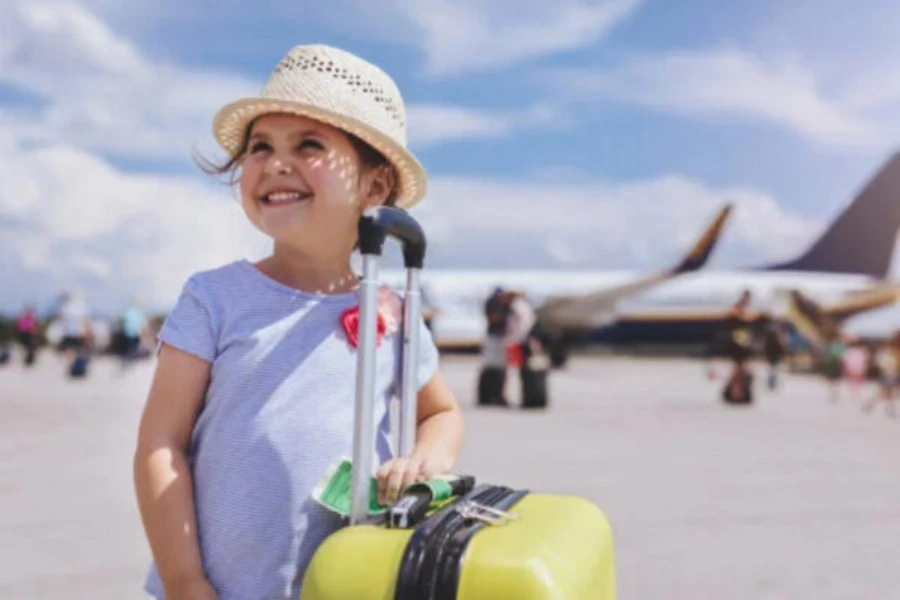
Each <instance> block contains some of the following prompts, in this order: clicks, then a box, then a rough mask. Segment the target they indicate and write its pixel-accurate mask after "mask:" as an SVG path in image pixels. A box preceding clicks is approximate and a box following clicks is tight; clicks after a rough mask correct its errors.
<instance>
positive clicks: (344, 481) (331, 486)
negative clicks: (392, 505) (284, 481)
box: [312, 458, 387, 517]
mask: <svg viewBox="0 0 900 600" xmlns="http://www.w3.org/2000/svg"><path fill="white" fill-rule="evenodd" d="M369 481H370V485H369V516H378V515H381V514H384V512H385V511H386V510H387V507H386V506H382V505H380V504H378V482H377V480H376V479H375V478H374V477H372V478H370V480H369ZM352 488H353V463H352V461H350V460H349V459H347V458H345V459H343V460H341V462H340V463H338V464H337V465H335V466H333V467H331V468H330V469H328V472H327V473H325V477H324V478H323V479H322V481H321V482H320V483H319V485H317V486H316V488H315V489H314V490H313V493H312V497H313V499H315V500H316V501H317V502H318V503H319V504H321V505H322V506H324V507H325V508H327V509H328V510H330V511H331V512H334V513H337V514H339V515H341V516H344V517H346V516H349V515H350V506H351V504H352V502H351V495H352V493H353V489H352Z"/></svg>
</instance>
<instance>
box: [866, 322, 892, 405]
mask: <svg viewBox="0 0 900 600" xmlns="http://www.w3.org/2000/svg"><path fill="white" fill-rule="evenodd" d="M875 364H876V368H877V372H878V392H877V393H876V394H875V395H874V396H873V397H872V398H871V400H869V402H867V403H866V404H864V405H863V412H865V413H869V412H872V410H873V409H874V408H875V406H876V405H877V404H878V403H879V402H884V403H885V412H886V413H887V414H888V415H890V416H891V417H894V418H896V416H897V410H896V408H895V406H894V398H895V396H896V389H897V383H898V374H900V334H894V335H893V336H892V338H891V339H890V340H889V341H888V342H885V343H883V344H880V345H879V347H878V349H877V350H876V351H875Z"/></svg>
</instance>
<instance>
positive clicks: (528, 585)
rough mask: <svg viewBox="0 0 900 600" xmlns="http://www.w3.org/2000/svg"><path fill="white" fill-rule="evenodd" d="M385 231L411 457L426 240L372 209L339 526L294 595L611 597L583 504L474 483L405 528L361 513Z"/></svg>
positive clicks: (596, 516) (600, 536) (394, 213)
mask: <svg viewBox="0 0 900 600" xmlns="http://www.w3.org/2000/svg"><path fill="white" fill-rule="evenodd" d="M388 235H390V236H393V237H396V238H398V239H399V240H400V242H401V243H402V244H403V254H404V263H405V266H406V268H407V271H408V281H407V288H406V295H405V301H404V350H403V351H404V357H403V358H404V367H403V386H402V388H403V389H402V390H401V410H400V415H401V426H400V444H399V446H400V447H399V455H400V456H406V455H408V454H409V453H410V452H411V449H412V445H413V441H414V438H415V417H414V411H415V388H414V387H413V382H412V377H410V376H408V374H410V373H412V372H413V369H412V368H411V366H410V367H409V368H408V367H407V366H406V364H407V363H406V359H407V357H410V358H414V357H415V356H416V355H417V350H418V340H417V338H416V335H417V332H418V327H415V326H411V325H412V324H416V323H417V322H418V318H419V317H418V311H419V291H418V270H419V269H421V267H422V262H423V258H424V251H425V239H424V235H423V233H422V231H421V228H420V227H419V225H418V223H416V222H415V221H414V220H413V219H412V218H411V217H410V216H409V215H408V214H407V213H405V212H404V211H402V210H400V209H396V208H383V207H381V208H377V209H374V210H370V211H367V212H366V214H365V215H363V217H362V218H361V220H360V249H361V252H362V255H363V279H362V290H361V298H360V339H359V362H358V371H357V399H356V426H355V438H354V455H353V463H352V465H353V467H352V470H353V483H352V508H351V514H350V517H349V525H348V526H347V527H344V528H342V529H340V530H338V531H337V532H335V533H334V534H332V535H331V536H329V537H328V538H327V539H326V540H325V541H324V542H323V543H322V545H321V546H320V547H319V548H318V550H317V551H316V553H315V555H314V556H313V559H312V561H311V563H310V565H309V567H308V569H307V571H306V574H305V576H304V581H303V588H302V592H301V596H300V600H339V599H340V600H452V599H458V600H503V599H507V598H509V599H515V600H551V599H552V600H591V599H596V600H614V599H615V597H616V579H615V568H614V565H615V561H614V555H613V537H612V532H611V529H610V525H609V522H608V520H607V518H606V516H605V515H604V514H603V512H602V511H601V510H600V509H599V508H598V507H597V506H595V505H594V504H593V503H591V502H588V501H587V500H584V499H582V498H579V497H575V496H563V495H551V494H541V493H537V492H531V491H529V490H515V489H511V488H509V487H506V486H502V485H491V484H485V483H480V484H479V485H476V486H475V487H474V488H473V489H471V490H470V491H468V492H465V493H463V494H461V495H459V496H456V497H454V498H451V499H450V500H449V501H447V502H446V503H444V504H443V505H442V506H440V507H438V508H437V509H436V510H433V512H432V513H430V514H429V515H427V516H426V517H425V519H424V520H423V521H421V522H420V523H418V524H415V525H414V526H412V527H403V526H397V523H393V525H392V526H388V524H387V523H388V522H390V519H385V518H384V517H380V518H377V519H376V518H373V517H370V516H369V513H368V507H369V501H370V494H371V488H370V475H369V474H370V473H371V471H372V454H373V452H371V448H372V435H373V434H372V410H371V408H372V401H373V399H372V391H371V385H372V384H371V382H372V373H371V368H372V365H373V364H374V361H373V360H372V357H374V354H375V350H376V346H375V310H376V309H375V305H376V301H377V300H376V295H377V275H378V271H377V259H378V257H379V256H380V254H381V250H382V245H383V243H384V240H385V237H386V236H388ZM402 499H403V497H402V496H401V499H400V500H402ZM400 500H398V502H400ZM395 506H396V505H395Z"/></svg>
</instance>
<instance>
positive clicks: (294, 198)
mask: <svg viewBox="0 0 900 600" xmlns="http://www.w3.org/2000/svg"><path fill="white" fill-rule="evenodd" d="M310 198H312V194H311V193H309V192H300V191H297V190H274V191H271V192H268V193H266V194H263V195H262V196H260V198H259V199H260V202H262V203H263V204H265V205H268V206H280V205H284V204H293V203H295V202H305V201H306V200H309V199H310Z"/></svg>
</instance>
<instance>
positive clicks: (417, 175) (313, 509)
mask: <svg viewBox="0 0 900 600" xmlns="http://www.w3.org/2000/svg"><path fill="white" fill-rule="evenodd" d="M262 96H263V97H261V98H249V99H244V100H240V101H237V102H234V103H231V104H229V105H227V106H225V107H224V108H223V109H222V110H221V111H220V112H219V114H218V115H217V116H216V118H215V121H214V133H215V136H216V139H217V141H218V142H219V143H220V144H221V145H222V147H223V148H224V149H225V150H226V151H227V152H228V153H229V158H230V160H229V161H228V163H226V164H225V165H224V166H223V167H222V168H221V169H213V171H215V172H219V173H225V172H232V173H235V174H237V173H238V172H239V175H238V176H237V177H238V180H239V184H240V196H241V201H242V207H243V210H244V212H245V213H246V215H247V218H248V219H249V220H250V222H251V223H252V224H253V225H254V226H255V227H257V228H258V229H259V230H260V231H262V232H263V233H264V234H265V235H267V236H269V237H271V238H272V240H273V250H272V254H271V255H270V256H268V257H267V258H265V259H263V260H261V261H259V262H258V263H255V264H254V263H251V262H247V261H243V260H242V261H237V262H234V263H231V264H228V265H225V266H223V267H220V268H217V269H212V270H209V271H205V272H201V273H197V274H195V275H194V276H192V277H191V278H190V279H189V280H188V281H187V283H186V285H185V287H184V289H183V292H182V294H181V296H180V298H179V299H178V302H177V304H176V306H175V307H174V309H173V311H172V313H171V314H170V315H169V316H168V318H167V319H166V322H165V324H164V326H163V328H162V329H161V331H160V333H159V340H160V349H159V357H158V365H157V371H156V374H155V377H154V380H153V383H152V386H151V390H150V393H149V397H148V399H147V403H146V407H145V410H144V414H143V417H142V419H141V424H140V432H139V439H138V443H137V449H136V453H135V462H134V472H135V486H136V492H137V497H138V502H139V507H140V511H141V515H142V519H143V523H144V528H145V531H146V534H147V538H148V541H149V545H150V548H151V551H152V554H153V557H154V559H155V561H154V565H153V567H152V568H151V570H150V574H149V576H148V579H147V582H146V590H147V591H148V592H149V593H150V594H151V595H153V596H155V597H157V598H166V599H167V600H179V599H187V598H189V599H191V600H201V599H202V600H208V599H214V598H218V599H220V600H251V599H252V600H256V599H262V598H265V599H281V598H285V599H286V598H297V597H299V594H300V590H301V585H302V582H303V576H304V573H305V569H306V566H307V564H308V562H309V560H310V559H311V557H312V555H313V553H314V552H315V550H316V548H317V546H318V545H319V543H320V542H322V540H324V539H325V538H326V537H327V536H328V535H330V534H331V533H332V532H334V531H335V530H336V529H337V528H338V527H339V526H340V522H339V518H338V517H337V516H335V515H332V514H331V513H329V512H327V511H326V510H324V509H323V508H321V507H320V505H318V504H317V503H316V502H314V501H313V500H311V498H310V493H311V492H312V490H313V488H314V486H315V484H316V483H317V482H318V481H319V480H320V479H321V478H322V477H323V475H324V473H325V472H326V470H327V468H328V467H329V466H330V465H331V464H333V463H334V462H336V461H337V460H338V459H339V458H340V457H342V456H344V455H346V456H349V455H351V454H352V450H353V440H352V437H353V421H354V405H355V374H356V349H355V339H356V335H355V333H356V332H355V331H353V330H352V327H351V326H349V325H347V323H348V320H347V319H346V316H347V315H348V314H352V312H353V310H354V308H355V307H357V305H358V289H357V285H358V281H357V277H356V275H354V273H353V271H352V269H351V266H350V260H351V254H352V252H353V250H354V247H355V245H356V230H357V222H358V218H359V216H360V215H361V213H362V211H363V210H364V209H365V208H367V207H369V206H374V205H380V204H387V205H396V206H400V207H404V208H407V207H409V206H412V205H413V204H415V203H416V202H418V201H419V200H420V199H421V198H422V196H423V195H424V193H425V173H424V171H423V169H422V167H421V166H420V165H419V163H418V161H417V160H416V159H415V158H414V157H413V156H412V154H411V153H410V152H409V151H407V149H406V147H405V141H406V131H405V117H404V107H403V101H402V99H401V97H400V93H399V91H398V90H397V88H396V86H395V84H394V82H393V81H392V80H391V79H390V77H389V76H387V75H386V74H385V73H383V72H382V71H381V70H379V69H378V68H377V67H375V66H373V65H371V64H369V63H367V62H365V61H363V60H361V59H360V58H358V57H356V56H354V55H351V54H348V53H346V52H343V51H341V50H337V49H334V48H330V47H326V46H319V45H313V46H298V47H296V48H293V49H292V50H291V51H290V52H289V53H288V54H287V55H286V56H285V57H284V58H283V59H282V61H281V62H280V64H279V65H278V66H277V67H276V68H275V70H274V72H273V73H272V75H271V77H270V79H269V81H268V83H267V84H266V87H265V88H264V91H263V94H262ZM198 233H200V232H198ZM389 299H393V300H396V297H394V296H391V297H390V298H389ZM387 304H389V305H392V306H393V312H392V314H384V315H382V316H383V318H384V323H385V328H384V334H383V337H382V338H381V339H380V341H379V348H380V350H379V352H378V359H377V360H378V364H377V376H376V379H377V381H376V394H377V398H379V401H378V402H377V408H376V423H378V430H377V432H376V446H377V447H376V451H377V461H378V463H380V464H381V467H380V468H379V469H378V471H377V473H376V476H377V480H378V490H379V500H380V501H381V502H382V504H388V503H391V502H392V501H393V500H394V499H395V498H396V497H397V495H398V493H399V492H400V491H401V490H402V489H403V488H404V487H405V486H407V485H409V484H411V483H413V482H414V481H417V480H423V479H425V478H429V477H432V476H433V475H435V474H438V473H443V472H447V471H449V470H451V469H452V467H453V465H454V462H455V460H456V457H457V455H458V453H459V450H460V446H461V441H462V430H463V425H462V418H461V412H460V410H459V407H458V405H457V403H456V401H455V399H454V397H453V395H452V394H451V392H450V390H449V389H448V387H447V384H446V383H445V381H444V379H443V377H442V376H441V374H440V372H439V371H438V355H437V350H436V348H435V346H434V343H433V340H432V338H431V336H430V334H429V332H428V330H427V329H426V328H425V327H424V324H423V323H420V324H419V325H420V327H421V331H422V334H421V339H422V341H423V343H422V350H421V355H420V356H419V358H418V364H419V370H418V384H419V393H418V415H417V417H418V419H417V420H418V436H417V442H416V446H415V449H414V452H413V454H412V456H411V457H407V458H403V459H392V458H391V449H390V447H389V442H388V439H389V432H388V427H387V419H388V414H389V413H388V410H387V408H388V401H389V399H390V398H391V397H392V395H393V394H394V393H395V392H397V391H398V390H399V383H400V382H399V381H398V369H399V367H400V360H399V358H400V356H399V352H400V350H401V348H402V339H401V338H402V335H399V334H398V332H397V325H398V311H399V309H398V308H397V304H398V303H397V302H388V303H387Z"/></svg>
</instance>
